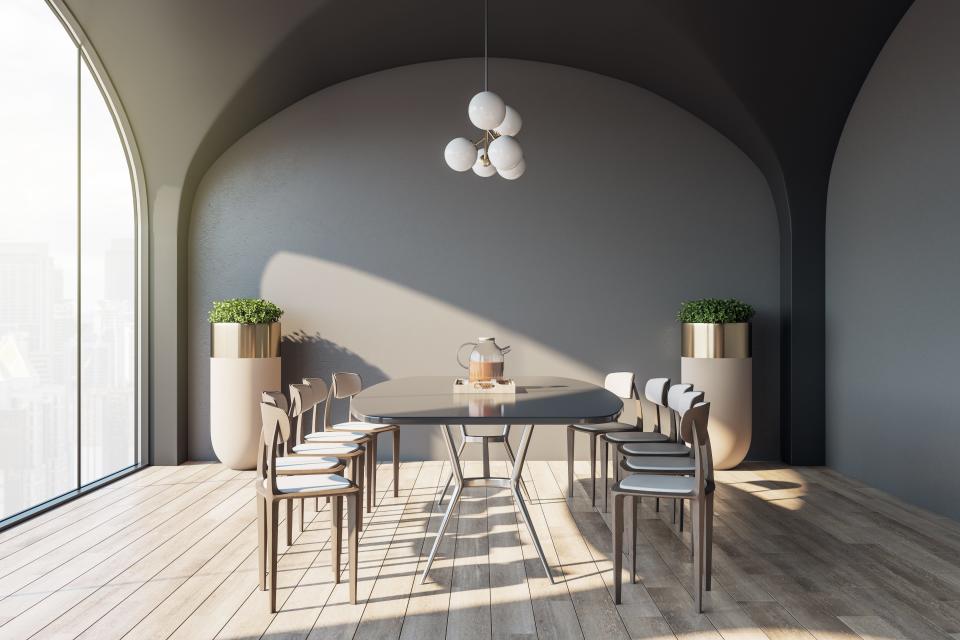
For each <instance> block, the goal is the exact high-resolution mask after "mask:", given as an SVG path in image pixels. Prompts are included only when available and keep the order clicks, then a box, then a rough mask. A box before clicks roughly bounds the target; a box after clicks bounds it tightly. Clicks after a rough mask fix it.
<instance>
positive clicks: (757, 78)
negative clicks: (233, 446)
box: [58, 0, 912, 462]
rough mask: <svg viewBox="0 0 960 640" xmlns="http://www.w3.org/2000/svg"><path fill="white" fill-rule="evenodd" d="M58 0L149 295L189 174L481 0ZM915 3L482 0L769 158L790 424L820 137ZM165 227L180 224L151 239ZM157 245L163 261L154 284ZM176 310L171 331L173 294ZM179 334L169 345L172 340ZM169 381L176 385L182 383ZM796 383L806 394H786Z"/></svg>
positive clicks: (460, 30)
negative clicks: (116, 151) (140, 197)
mask: <svg viewBox="0 0 960 640" xmlns="http://www.w3.org/2000/svg"><path fill="white" fill-rule="evenodd" d="M58 1H62V2H65V3H66V5H67V6H68V7H69V9H70V10H71V11H72V13H73V14H74V16H75V17H76V19H77V21H78V22H79V24H80V25H81V26H82V28H83V29H84V31H85V32H86V34H87V36H88V37H89V38H90V40H91V42H92V43H93V46H94V47H95V48H96V49H97V51H98V53H99V55H100V57H101V59H102V60H103V63H104V65H105V67H106V70H107V72H108V74H109V76H110V78H111V80H112V82H113V84H114V86H115V88H116V90H117V93H118V94H119V96H120V98H121V101H122V103H123V105H124V109H125V111H126V112H127V116H128V117H129V120H130V123H131V126H132V128H133V133H134V135H135V136H136V139H137V143H138V145H139V148H140V151H141V154H142V163H143V167H144V172H145V174H146V181H147V190H148V199H149V201H150V207H151V212H150V213H151V216H152V225H153V227H152V230H151V233H152V234H154V236H155V240H154V258H153V262H154V276H153V278H154V287H153V295H154V297H155V298H156V297H157V296H164V295H174V296H182V295H183V292H182V290H183V289H184V287H185V285H186V278H185V274H186V272H187V268H188V266H187V265H186V263H185V256H184V255H183V252H182V249H183V247H184V244H185V239H186V237H187V234H188V233H189V216H190V212H191V208H192V203H193V194H194V191H195V189H196V186H197V185H198V183H199V181H200V179H201V178H202V177H203V175H204V174H205V172H206V171H207V169H208V168H209V167H210V165H211V164H212V163H213V162H214V161H215V160H216V159H217V158H218V157H219V156H220V154H222V153H223V151H225V150H226V149H227V148H228V147H229V146H230V145H231V144H232V143H233V142H234V141H236V140H237V139H238V138H239V137H240V136H242V135H243V134H245V133H246V132H247V131H249V130H250V129H252V128H253V127H255V126H256V125H257V124H259V123H260V122H262V121H263V120H265V119H266V118H268V117H269V116H271V115H272V114H274V113H276V112H278V111H280V110H282V109H284V108H285V107H287V106H289V105H290V104H292V103H293V102H296V101H297V100H299V99H301V98H303V97H305V96H307V95H309V94H311V93H313V92H315V91H318V90H320V89H322V88H324V87H327V86H329V85H331V84H334V83H336V82H340V81H343V80H346V79H349V78H352V77H356V76H358V75H363V74H366V73H371V72H374V71H379V70H383V69H387V68H391V67H396V66H400V65H405V64H411V63H417V62H424V61H430V60H439V59H446V58H459V57H473V56H477V55H478V54H480V53H481V52H482V49H481V42H482V41H481V37H482V3H481V1H480V0H405V1H398V0H363V1H357V0H283V2H270V1H268V0H203V1H202V2H197V1H196V0H58ZM911 2H912V0H884V1H883V2H876V1H875V0H844V1H843V2H836V1H835V0H782V1H779V2H769V1H767V0H726V1H724V2H715V1H712V0H632V1H625V0H593V1H592V2H589V3H584V2H577V1H575V0H558V1H555V2H549V3H548V2H533V1H531V0H526V1H510V0H491V2H490V5H491V6H490V38H489V41H490V55H491V56H495V57H507V58H522V59H528V60H537V61H543V62H551V63H555V64H562V65H568V66H572V67H577V68H580V69H584V70H588V71H593V72H596V73H601V74H604V75H608V76H612V77H614V78H619V79H621V80H624V81H626V82H631V83H635V84H637V85H640V86H642V87H645V88H647V89H649V90H651V91H654V92H656V93H658V94H660V95H662V96H663V97H665V98H667V99H668V100H670V101H672V102H674V103H676V104H678V105H679V106H681V107H684V108H686V109H687V110H689V111H691V112H692V113H693V114H695V115H696V116H698V117H700V118H701V119H702V120H704V121H705V122H707V123H708V124H710V125H711V126H713V127H714V128H715V129H717V130H718V131H720V132H721V133H723V134H724V135H726V136H727V137H728V138H730V139H731V140H732V141H733V142H734V143H735V144H737V145H738V146H739V147H740V148H741V149H743V150H744V152H745V153H747V155H748V156H750V157H751V158H752V159H753V161H754V162H755V163H756V164H757V165H758V166H759V167H760V169H761V170H762V171H763V173H764V174H765V175H766V177H767V180H768V182H769V184H770V187H771V191H772V193H773V196H774V199H775V201H776V203H777V208H778V212H779V215H780V225H781V254H782V262H781V272H782V273H781V285H782V286H781V289H782V296H783V340H782V342H783V345H784V346H783V349H784V353H783V354H782V358H781V359H782V360H783V361H784V363H785V364H784V366H785V371H784V375H783V376H782V377H783V378H784V385H785V386H784V388H783V389H782V390H781V395H782V396H783V398H782V401H781V404H782V405H783V406H784V407H785V409H784V411H785V413H784V415H783V416H782V423H783V424H782V425H781V426H782V428H784V427H785V428H786V429H787V430H789V428H790V427H789V425H790V424H800V423H803V424H812V423H817V424H821V425H822V405H823V390H822V382H821V383H820V386H819V387H817V383H816V382H812V383H810V382H808V381H810V380H819V379H821V378H822V372H823V367H822V364H823V228H824V225H823V216H824V211H825V199H826V187H827V180H828V177H829V170H830V165H831V162H832V159H833V153H834V149H835V147H836V144H837V140H838V139H839V136H840V132H841V130H842V128H843V123H844V121H845V119H846V116H847V113H848V112H849V109H850V107H851V105H852V103H853V100H854V99H855V98H856V95H857V92H858V91H859V88H860V86H861V84H862V82H863V79H864V78H865V76H866V74H867V72H868V71H869V69H870V66H871V65H872V63H873V61H874V60H875V59H876V56H877V54H878V53H879V51H880V49H881V48H882V46H883V44H884V42H886V39H887V37H888V36H889V34H890V33H891V31H892V30H893V28H894V27H895V26H896V24H897V23H898V22H899V20H900V18H901V17H902V16H903V14H904V13H905V12H906V10H907V9H908V8H909V6H910V4H911ZM491 66H492V68H491V83H492V86H493V87H495V86H496V65H495V62H494V63H493V64H492V65H491ZM480 80H481V77H480V69H479V68H478V76H477V82H478V86H479V83H480ZM410 90H411V91H415V90H416V88H415V87H411V89H410ZM637 115H638V117H642V114H637ZM588 122H589V121H588V119H587V120H585V122H584V123H571V125H572V126H579V125H581V124H583V125H584V126H588ZM171 233H172V234H173V237H174V238H176V239H177V240H176V241H174V242H170V241H169V240H164V238H165V237H168V236H170V234H171ZM169 252H172V253H174V254H175V255H174V257H173V258H172V264H173V268H174V270H175V271H176V272H177V276H176V279H175V280H174V281H173V282H166V283H165V282H164V280H163V278H165V277H168V276H165V275H164V273H163V272H165V271H168V270H169V267H170V264H171V258H170V257H169V256H168V255H167V254H168V253H169ZM164 291H166V292H167V293H166V294H164ZM171 291H172V293H171ZM181 300H182V298H181ZM164 304H167V306H170V305H171V304H172V302H167V303H164ZM173 306H174V308H175V309H176V305H173ZM181 306H182V305H181ZM174 313H175V314H176V315H177V318H178V326H179V327H180V331H182V330H183V313H184V311H183V309H182V308H181V309H179V310H176V311H175V312H174ZM155 322H161V323H163V322H164V321H163V320H161V319H159V318H157V319H155ZM177 339H178V342H179V345H180V346H179V349H180V354H181V356H180V360H182V350H183V349H184V344H185V341H184V340H183V339H182V336H178V338H177ZM818 354H819V355H818ZM158 357H159V358H160V359H162V358H163V357H166V356H164V355H162V354H161V355H160V356H158ZM177 370H178V371H181V372H182V369H181V368H180V367H179V366H178V367H177ZM158 375H159V374H158ZM177 384H178V385H180V386H181V393H180V395H181V396H182V395H183V394H182V391H183V388H182V385H183V384H184V383H183V381H182V380H178V381H177ZM811 385H812V386H811ZM800 394H803V395H804V397H805V398H806V400H805V401H804V402H803V403H802V405H801V404H800V403H797V402H793V403H791V401H790V398H791V397H799V395H800ZM179 402H181V403H182V397H181V398H180V399H179ZM811 407H812V409H811ZM818 407H819V408H818ZM181 419H182V418H181ZM807 435H808V436H810V437H808V438H807V440H816V439H817V434H816V433H814V434H812V435H811V434H807ZM821 440H822V438H821ZM790 441H791V439H790V437H789V434H788V437H787V438H786V442H787V443H788V444H787V449H786V450H785V457H786V458H788V459H795V460H804V459H805V460H808V461H811V462H816V461H817V459H818V456H817V454H816V449H817V447H819V450H820V451H821V453H820V456H821V457H822V443H821V444H819V445H816V444H815V445H814V450H813V452H812V453H810V454H809V455H808V454H807V453H805V452H802V451H801V452H799V453H798V452H796V451H792V450H790V446H791V445H790V444H789V442H790Z"/></svg>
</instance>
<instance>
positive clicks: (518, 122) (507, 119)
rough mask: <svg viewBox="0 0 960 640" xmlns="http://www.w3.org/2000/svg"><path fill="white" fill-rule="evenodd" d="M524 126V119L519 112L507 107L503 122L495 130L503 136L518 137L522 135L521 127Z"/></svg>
mask: <svg viewBox="0 0 960 640" xmlns="http://www.w3.org/2000/svg"><path fill="white" fill-rule="evenodd" d="M521 126H523V118H521V117H520V114H519V113H517V110H516V109H514V108H513V107H511V106H507V109H506V115H504V116H503V122H501V123H500V124H499V125H497V128H496V129H494V131H496V132H497V133H498V134H500V135H501V136H511V137H513V136H516V135H517V134H518V133H520V127H521Z"/></svg>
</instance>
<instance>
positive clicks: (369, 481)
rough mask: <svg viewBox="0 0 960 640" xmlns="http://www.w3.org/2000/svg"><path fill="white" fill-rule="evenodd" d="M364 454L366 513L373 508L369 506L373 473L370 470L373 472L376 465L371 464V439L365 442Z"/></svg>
mask: <svg viewBox="0 0 960 640" xmlns="http://www.w3.org/2000/svg"><path fill="white" fill-rule="evenodd" d="M365 454H366V458H367V459H366V460H364V461H363V462H364V465H366V467H367V477H366V479H365V482H366V483H367V505H366V509H367V513H370V512H371V510H372V509H373V507H371V505H372V504H373V475H372V472H373V470H374V468H375V467H376V465H375V464H373V458H372V457H371V455H372V454H373V441H372V440H371V441H370V442H368V443H367V446H366V451H365Z"/></svg>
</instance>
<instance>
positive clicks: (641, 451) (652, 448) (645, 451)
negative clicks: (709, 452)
mask: <svg viewBox="0 0 960 640" xmlns="http://www.w3.org/2000/svg"><path fill="white" fill-rule="evenodd" d="M620 448H621V451H623V453H624V455H627V456H689V455H690V449H689V448H687V446H686V445H683V444H680V443H679V442H633V443H628V444H625V445H621V447H620Z"/></svg>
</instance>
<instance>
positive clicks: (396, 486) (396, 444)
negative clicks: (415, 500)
mask: <svg viewBox="0 0 960 640" xmlns="http://www.w3.org/2000/svg"><path fill="white" fill-rule="evenodd" d="M393 497H394V498H399V497H400V429H396V430H395V431H394V432H393Z"/></svg>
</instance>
